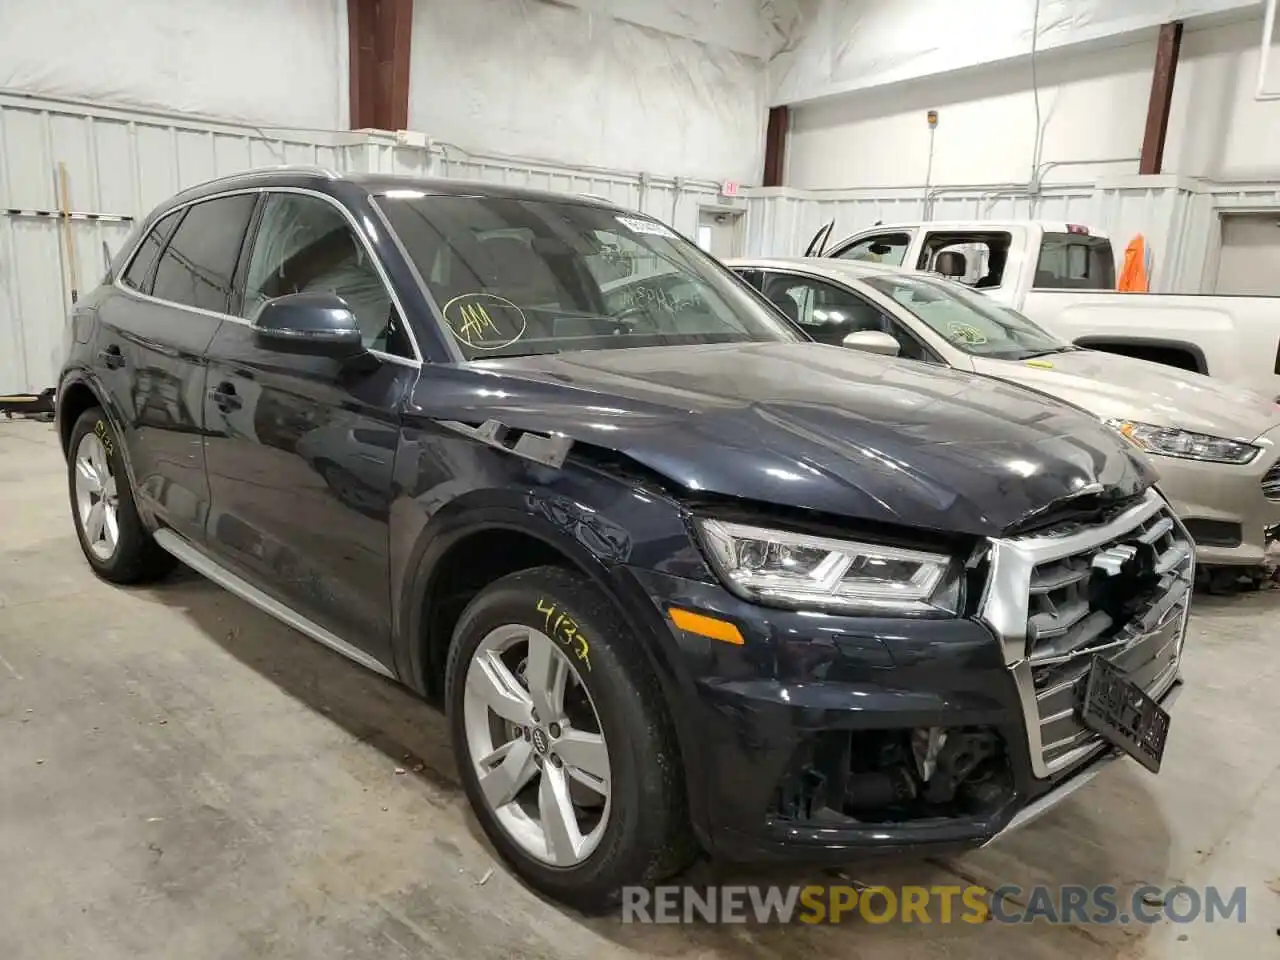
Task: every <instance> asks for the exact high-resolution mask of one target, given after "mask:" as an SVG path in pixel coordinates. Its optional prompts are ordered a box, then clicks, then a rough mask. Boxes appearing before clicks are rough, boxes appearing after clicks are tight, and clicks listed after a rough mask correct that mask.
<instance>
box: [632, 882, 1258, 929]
mask: <svg viewBox="0 0 1280 960" xmlns="http://www.w3.org/2000/svg"><path fill="white" fill-rule="evenodd" d="M1246 901H1247V892H1246V890H1245V888H1244V887H1235V888H1234V889H1231V890H1226V889H1222V888H1218V887H1204V888H1198V887H1188V886H1185V885H1178V886H1173V887H1167V888H1166V887H1157V886H1152V885H1147V886H1140V887H1137V888H1136V889H1133V890H1121V889H1120V888H1119V887H1114V886H1096V887H1086V886H1072V885H1066V886H1061V887H1047V886H1036V887H1029V888H1025V889H1024V888H1022V887H1018V886H1013V885H1006V886H1002V887H996V888H994V889H988V888H986V887H981V886H976V885H970V886H960V885H956V886H942V885H935V886H930V887H924V886H903V887H896V888H895V887H854V886H848V885H832V886H825V885H816V884H815V885H811V886H804V887H800V886H793V887H777V886H745V885H744V886H719V887H681V886H663V887H655V888H653V889H649V888H646V887H626V888H624V889H623V891H622V921H623V923H758V924H763V923H784V924H785V923H807V924H820V923H843V922H849V921H853V920H860V921H862V922H864V923H877V924H883V923H904V924H907V923H918V924H951V923H969V924H979V923H988V922H994V923H1003V924H1012V923H1037V922H1040V923H1050V924H1121V925H1127V924H1154V923H1160V922H1162V921H1165V922H1172V923H1214V922H1219V921H1229V922H1234V923H1244V922H1245V914H1246Z"/></svg>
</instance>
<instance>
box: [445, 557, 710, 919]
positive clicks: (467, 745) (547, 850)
mask: <svg viewBox="0 0 1280 960" xmlns="http://www.w3.org/2000/svg"><path fill="white" fill-rule="evenodd" d="M446 690H447V707H448V712H449V728H450V733H451V735H452V738H453V746H454V750H455V751H456V755H457V757H458V766H459V769H460V771H461V775H462V783H463V786H464V788H465V789H466V793H467V798H468V800H469V801H470V802H471V806H472V809H473V810H474V811H475V814H476V817H477V818H478V819H479V821H480V825H481V827H482V828H483V830H484V832H485V834H486V835H487V836H488V837H489V840H490V841H491V842H492V843H493V845H494V847H495V848H497V851H498V853H499V854H500V855H501V856H502V858H503V859H504V860H505V861H506V862H507V863H508V864H509V865H510V866H511V868H512V869H513V870H514V871H515V872H516V873H517V874H518V875H519V876H520V877H522V878H523V879H524V880H525V881H526V882H527V883H529V884H530V886H532V887H534V888H535V889H537V890H539V891H541V892H542V893H544V894H546V895H548V896H551V897H553V898H555V899H557V900H560V901H562V902H565V903H568V904H570V905H572V906H575V907H577V908H579V909H581V910H583V911H587V912H597V911H602V910H607V909H609V908H610V907H611V906H613V905H614V904H615V903H616V902H617V899H618V897H619V895H620V892H621V891H620V888H622V887H624V886H628V885H633V884H636V885H647V884H653V883H656V882H658V881H660V880H662V879H664V878H665V877H667V876H670V875H671V874H673V873H676V872H678V871H679V870H680V869H682V868H683V867H685V866H687V865H688V863H689V862H690V860H691V859H692V855H693V853H695V852H696V846H695V845H694V843H693V841H692V839H691V838H692V831H691V829H690V824H689V816H688V811H687V805H686V799H685V782H684V770H683V769H682V768H681V766H680V761H679V753H678V750H677V748H676V743H675V736H674V733H673V731H672V727H671V722H670V719H669V716H668V714H667V712H666V710H665V708H664V705H663V701H662V696H661V693H660V692H659V688H658V684H657V681H656V678H655V677H654V676H653V674H652V672H651V671H650V669H649V666H648V664H647V662H646V661H645V660H644V656H643V653H642V652H641V650H640V649H639V646H638V643H637V641H636V640H635V638H634V637H633V636H632V635H631V634H630V632H629V631H628V630H627V628H626V626H625V625H623V624H621V623H620V622H619V617H618V615H617V613H616V612H615V610H614V609H613V607H612V606H611V604H610V603H609V601H608V600H607V599H606V598H605V597H603V596H602V595H601V593H600V592H599V591H598V590H597V589H596V588H595V587H594V586H592V585H591V584H590V583H589V582H588V581H587V580H585V579H584V578H583V577H580V576H577V575H575V574H573V573H570V572H569V571H566V570H561V569H558V568H554V567H539V568H536V569H533V570H526V571H522V572H520V573H515V574H511V575H510V576H507V577H503V578H502V579H501V580H498V581H497V582H495V583H493V584H491V585H490V586H489V587H487V588H486V589H484V590H483V591H481V592H480V594H479V595H477V596H476V597H475V598H474V599H473V600H472V601H471V603H470V604H469V605H468V606H467V608H466V610H465V611H463V613H462V617H461V619H460V620H459V622H458V625H457V628H456V629H455V630H454V634H453V642H452V646H451V647H450V651H449V662H448V667H447V675H446Z"/></svg>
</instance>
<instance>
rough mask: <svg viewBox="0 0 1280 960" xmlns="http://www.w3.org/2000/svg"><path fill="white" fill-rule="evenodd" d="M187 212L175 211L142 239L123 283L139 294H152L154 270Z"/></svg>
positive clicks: (123, 278)
mask: <svg viewBox="0 0 1280 960" xmlns="http://www.w3.org/2000/svg"><path fill="white" fill-rule="evenodd" d="M185 212H186V211H185V210H175V211H173V213H170V214H166V215H165V216H163V217H161V218H160V220H159V222H158V223H156V225H155V226H154V227H152V228H151V230H150V231H149V232H148V233H147V235H146V236H145V237H143V238H142V243H141V244H139V245H138V252H137V253H136V254H134V257H133V260H132V261H131V262H130V264H129V269H128V270H126V271H125V273H124V276H123V277H121V278H120V282H121V283H123V284H124V285H125V286H126V287H129V288H130V289H132V290H137V291H138V292H139V293H150V292H151V273H152V269H153V268H154V267H155V265H156V261H157V260H159V259H160V251H161V250H163V249H164V245H165V243H167V242H168V240H169V235H170V234H172V233H173V228H174V227H176V226H177V225H178V221H179V220H181V219H182V214H183V213H185Z"/></svg>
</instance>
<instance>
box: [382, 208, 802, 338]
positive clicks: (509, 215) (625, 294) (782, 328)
mask: <svg viewBox="0 0 1280 960" xmlns="http://www.w3.org/2000/svg"><path fill="white" fill-rule="evenodd" d="M378 203H379V205H380V206H381V207H382V208H383V209H384V211H385V212H386V215H387V219H388V220H389V221H390V222H391V225H392V227H393V228H394V230H395V231H396V233H397V234H398V236H399V238H400V240H401V242H402V243H403V245H404V247H405V249H406V251H407V252H408V254H409V256H410V257H411V258H412V259H413V261H414V263H415V265H416V266H417V268H418V272H419V274H421V276H422V278H423V280H424V281H425V282H426V285H427V288H428V290H429V291H430V292H431V295H432V297H433V298H434V299H435V301H436V303H437V304H438V306H439V307H440V311H441V313H442V314H443V319H444V321H445V324H446V328H447V330H448V331H449V333H450V334H451V335H452V338H453V340H454V342H455V343H456V344H457V346H458V349H459V351H460V352H461V353H462V355H463V356H464V357H465V358H466V359H468V360H474V359H481V358H484V357H510V356H526V355H531V354H540V353H561V352H565V351H570V350H604V349H623V348H627V347H653V346H675V345H681V344H695V343H740V342H747V341H755V340H765V341H790V340H795V339H798V338H797V335H796V334H795V333H794V332H793V331H792V330H790V329H789V328H788V327H787V326H786V324H784V323H782V322H780V321H779V320H778V319H777V318H776V317H774V316H773V314H772V313H770V311H769V310H768V309H767V308H766V307H764V306H763V305H762V304H760V303H758V302H757V301H756V300H755V298H754V297H752V295H751V293H750V291H748V290H746V289H745V288H744V287H743V286H742V285H741V284H740V283H738V282H737V281H736V280H735V279H734V278H733V276H732V275H730V274H729V272H728V271H727V270H725V268H724V267H722V266H721V265H720V264H719V263H717V262H716V261H715V260H713V259H711V258H710V257H709V256H707V255H706V254H705V253H703V252H702V251H701V250H699V249H698V248H697V247H696V246H694V245H693V244H691V243H689V242H687V241H685V240H683V239H681V238H680V237H678V236H677V235H676V234H675V233H674V232H672V231H671V230H669V229H668V228H667V227H665V226H663V225H662V224H661V223H659V222H658V221H656V220H650V219H649V218H647V217H642V216H639V215H632V214H625V213H621V212H619V211H618V210H614V209H610V208H608V207H598V206H595V205H592V204H585V203H576V202H572V201H564V202H561V201H545V200H524V199H515V198H510V197H466V196H458V197H451V196H421V195H419V196H413V197H407V196H399V195H398V196H394V197H383V198H380V199H379V200H378Z"/></svg>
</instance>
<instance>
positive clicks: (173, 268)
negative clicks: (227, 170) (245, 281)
mask: <svg viewBox="0 0 1280 960" xmlns="http://www.w3.org/2000/svg"><path fill="white" fill-rule="evenodd" d="M257 199H258V197H257V194H252V193H246V194H238V195H236V196H234V197H220V198H218V199H217V200H205V201H202V202H201V203H196V204H193V205H192V206H191V207H189V208H188V209H187V215H186V216H185V217H183V218H182V223H181V224H180V225H179V226H178V230H177V232H176V233H175V234H174V235H173V239H172V240H170V241H169V246H168V247H166V248H165V251H164V255H163V256H162V257H161V258H160V265H159V266H158V267H157V268H156V280H155V285H154V289H153V290H152V295H153V296H156V297H159V298H160V299H161V300H171V301H172V302H174V303H181V304H183V305H185V306H189V307H198V308H200V309H201V310H212V311H214V312H216V313H226V312H227V308H228V304H229V302H230V299H231V278H232V275H233V274H234V273H235V270H236V260H237V259H239V257H240V244H241V243H242V242H243V241H244V234H245V230H246V228H247V227H248V226H249V215H250V214H251V213H252V212H253V205H254V203H255V201H256V200H257Z"/></svg>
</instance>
